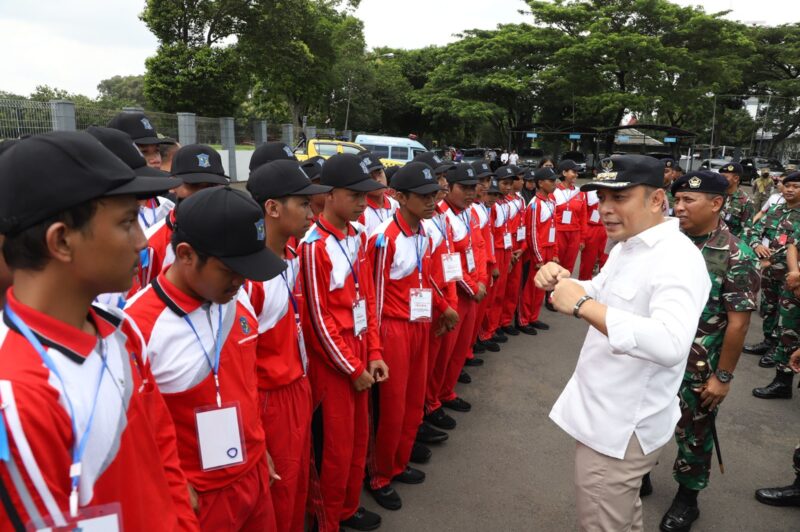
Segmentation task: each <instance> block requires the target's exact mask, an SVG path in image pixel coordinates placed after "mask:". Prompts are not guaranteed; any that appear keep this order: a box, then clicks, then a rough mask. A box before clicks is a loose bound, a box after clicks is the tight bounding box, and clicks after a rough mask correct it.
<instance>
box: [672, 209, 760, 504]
mask: <svg viewBox="0 0 800 532" xmlns="http://www.w3.org/2000/svg"><path fill="white" fill-rule="evenodd" d="M692 240H694V241H695V244H697V246H698V247H701V251H702V253H703V258H704V259H705V261H706V268H708V275H709V277H710V278H711V293H710V294H709V296H708V302H707V303H706V306H705V308H704V309H703V313H702V314H701V315H700V322H699V324H698V326H697V333H696V335H695V338H694V342H693V343H692V349H691V352H690V353H689V360H688V362H687V364H686V373H685V374H684V376H683V382H681V387H680V389H679V390H678V399H679V400H680V406H681V418H680V420H678V425H677V427H676V428H675V441H676V442H677V444H678V456H677V458H676V459H675V464H674V466H673V471H672V475H673V477H674V478H675V480H676V481H678V483H679V484H681V485H682V486H685V487H687V488H690V489H693V490H701V489H703V488H705V487H706V486H708V478H709V475H710V473H711V455H712V451H713V447H714V441H713V438H712V436H711V421H712V418H711V416H713V415H716V411H715V412H713V413H710V412H708V411H707V410H706V409H704V408H703V407H702V406H701V404H700V403H701V401H700V394H699V393H698V392H695V391H693V390H692V387H697V386H699V385H700V384H701V383H700V382H699V376H698V374H697V362H699V361H701V360H702V361H704V362H706V364H707V365H708V368H709V369H710V371H711V372H714V371H716V370H717V364H718V363H719V356H720V353H721V351H722V343H723V340H724V338H725V329H726V328H727V326H728V312H749V311H753V310H755V309H756V294H757V293H758V258H757V257H756V254H755V253H754V252H753V250H752V249H750V248H748V247H747V246H746V245H745V244H744V243H743V242H742V241H740V240H739V239H738V238H736V237H735V236H733V234H732V233H731V232H730V230H729V229H728V227H727V226H726V225H725V223H724V222H720V224H719V227H718V228H717V229H716V230H715V231H714V232H713V233H711V236H710V237H708V238H705V237H703V238H701V239H699V240H697V239H692Z"/></svg>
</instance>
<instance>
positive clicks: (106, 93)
mask: <svg viewBox="0 0 800 532" xmlns="http://www.w3.org/2000/svg"><path fill="white" fill-rule="evenodd" d="M97 92H99V93H100V99H101V100H106V101H109V102H114V103H115V104H116V105H117V106H119V107H133V106H136V107H145V106H146V104H147V102H146V100H145V97H144V76H143V75H141V76H114V77H111V78H108V79H104V80H102V81H101V82H100V83H99V84H98V85H97Z"/></svg>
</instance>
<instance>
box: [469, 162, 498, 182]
mask: <svg viewBox="0 0 800 532" xmlns="http://www.w3.org/2000/svg"><path fill="white" fill-rule="evenodd" d="M470 164H471V166H472V169H473V170H475V176H476V177H477V178H478V179H484V178H486V177H491V176H493V175H495V174H494V172H492V168H491V167H490V166H489V164H488V163H486V162H484V161H475V162H473V163H470Z"/></svg>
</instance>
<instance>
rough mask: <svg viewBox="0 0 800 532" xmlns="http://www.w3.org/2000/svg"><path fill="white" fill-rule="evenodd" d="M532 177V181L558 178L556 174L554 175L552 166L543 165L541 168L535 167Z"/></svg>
mask: <svg viewBox="0 0 800 532" xmlns="http://www.w3.org/2000/svg"><path fill="white" fill-rule="evenodd" d="M533 179H534V181H544V180H549V181H555V180H556V179H558V176H557V175H556V173H555V172H554V171H553V169H552V168H550V167H548V166H543V167H542V168H537V169H536V171H535V172H534V173H533Z"/></svg>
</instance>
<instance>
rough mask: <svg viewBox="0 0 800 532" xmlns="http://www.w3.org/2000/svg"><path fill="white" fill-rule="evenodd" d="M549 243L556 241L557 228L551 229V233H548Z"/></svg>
mask: <svg viewBox="0 0 800 532" xmlns="http://www.w3.org/2000/svg"><path fill="white" fill-rule="evenodd" d="M547 241H548V242H550V243H551V244H552V243H553V242H555V241H556V228H555V227H551V228H550V232H549V233H547Z"/></svg>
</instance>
